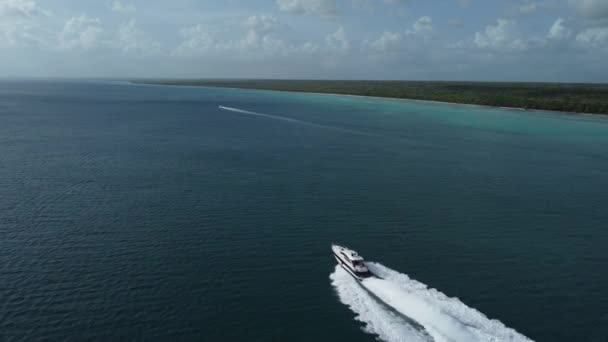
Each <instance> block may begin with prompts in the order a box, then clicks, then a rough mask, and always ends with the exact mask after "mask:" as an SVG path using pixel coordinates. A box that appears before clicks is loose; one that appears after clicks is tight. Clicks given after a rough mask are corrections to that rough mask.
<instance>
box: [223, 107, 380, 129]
mask: <svg viewBox="0 0 608 342" xmlns="http://www.w3.org/2000/svg"><path fill="white" fill-rule="evenodd" d="M218 107H219V109H223V110H227V111H231V112H234V113H240V114H246V115H254V116H260V117H264V118H268V119H274V120H281V121H285V122H290V123H294V124H299V125H305V126H310V127H317V128H323V129H331V130H334V131H340V132H344V133H350V134H358V135H368V136H371V135H372V134H370V133H365V132H360V131H355V130H351V129H346V128H340V127H333V126H326V125H321V124H317V123H314V122H308V121H302V120H298V119H292V118H288V117H284V116H278V115H272V114H266V113H258V112H252V111H250V110H245V109H239V108H233V107H226V106H218Z"/></svg>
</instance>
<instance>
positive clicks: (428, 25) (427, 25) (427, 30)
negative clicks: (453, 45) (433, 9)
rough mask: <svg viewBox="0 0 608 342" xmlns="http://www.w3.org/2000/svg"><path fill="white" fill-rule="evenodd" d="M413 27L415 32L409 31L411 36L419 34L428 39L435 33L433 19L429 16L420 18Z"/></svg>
mask: <svg viewBox="0 0 608 342" xmlns="http://www.w3.org/2000/svg"><path fill="white" fill-rule="evenodd" d="M412 27H413V28H414V30H413V31H408V33H409V34H419V35H422V36H425V37H427V36H429V35H430V34H431V33H432V32H433V19H431V18H430V17H427V16H424V17H420V18H418V20H416V22H414V25H413V26H412Z"/></svg>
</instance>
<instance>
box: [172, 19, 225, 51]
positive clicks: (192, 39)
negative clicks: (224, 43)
mask: <svg viewBox="0 0 608 342" xmlns="http://www.w3.org/2000/svg"><path fill="white" fill-rule="evenodd" d="M180 35H181V36H182V37H183V38H184V40H183V41H182V42H181V43H180V45H179V46H178V47H177V48H176V49H175V51H173V54H174V55H177V56H195V55H200V54H204V53H208V52H210V51H213V49H215V47H216V46H217V40H216V39H215V37H214V35H212V34H211V33H210V32H209V31H208V30H207V29H206V28H205V27H203V26H202V25H200V24H198V25H195V26H193V27H187V28H184V29H182V30H181V31H180Z"/></svg>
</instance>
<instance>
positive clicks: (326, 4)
mask: <svg viewBox="0 0 608 342" xmlns="http://www.w3.org/2000/svg"><path fill="white" fill-rule="evenodd" d="M276 3H277V5H278V6H279V10H281V11H282V12H288V13H292V14H300V15H302V14H313V15H318V16H321V17H333V16H335V15H337V13H338V10H337V6H336V0H276Z"/></svg>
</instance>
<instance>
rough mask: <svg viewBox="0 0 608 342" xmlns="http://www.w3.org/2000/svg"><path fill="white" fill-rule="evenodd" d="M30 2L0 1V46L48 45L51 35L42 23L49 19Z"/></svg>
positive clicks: (33, 2)
mask: <svg viewBox="0 0 608 342" xmlns="http://www.w3.org/2000/svg"><path fill="white" fill-rule="evenodd" d="M51 16H52V14H51V12H50V11H47V10H44V9H43V8H41V7H40V6H38V5H37V4H36V2H35V1H31V0H0V46H2V45H5V46H34V45H44V44H48V43H49V40H50V39H52V38H53V37H52V36H53V35H52V34H49V32H48V30H46V29H45V28H44V27H43V26H42V23H43V22H45V21H46V20H49V19H50V18H51Z"/></svg>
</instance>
